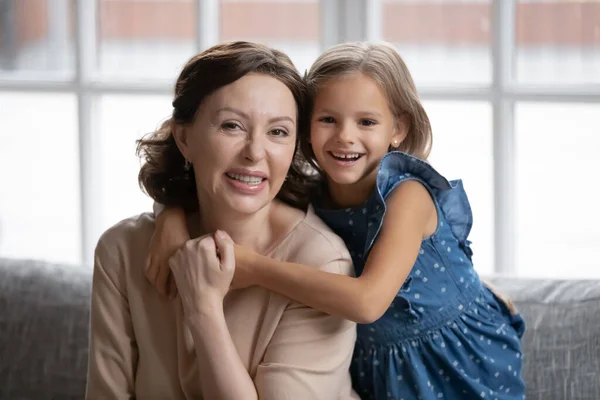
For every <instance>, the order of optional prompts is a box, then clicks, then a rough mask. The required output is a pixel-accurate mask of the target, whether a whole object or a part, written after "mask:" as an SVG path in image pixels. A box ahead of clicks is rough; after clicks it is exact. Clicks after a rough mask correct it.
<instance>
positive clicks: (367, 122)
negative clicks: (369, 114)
mask: <svg viewBox="0 0 600 400" xmlns="http://www.w3.org/2000/svg"><path fill="white" fill-rule="evenodd" d="M360 124H361V125H362V126H373V125H375V124H376V122H375V121H373V120H370V119H362V120H361V121H360Z"/></svg>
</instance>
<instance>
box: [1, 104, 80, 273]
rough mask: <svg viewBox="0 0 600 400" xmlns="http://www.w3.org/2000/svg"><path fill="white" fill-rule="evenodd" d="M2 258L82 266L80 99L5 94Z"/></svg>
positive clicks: (3, 119) (3, 118) (2, 122)
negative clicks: (77, 112)
mask: <svg viewBox="0 0 600 400" xmlns="http://www.w3.org/2000/svg"><path fill="white" fill-rule="evenodd" d="M0 143H2V146H1V147H0V171H2V172H1V174H2V181H1V182H2V184H1V185H0V256H3V257H18V258H33V259H44V260H49V261H55V262H67V263H74V264H75V263H79V262H80V260H81V248H80V246H81V245H80V239H81V238H80V214H79V210H80V208H79V205H80V199H79V156H78V153H79V149H78V136H77V114H76V101H75V97H74V96H73V95H70V94H39V93H27V94H23V93H11V92H3V93H0Z"/></svg>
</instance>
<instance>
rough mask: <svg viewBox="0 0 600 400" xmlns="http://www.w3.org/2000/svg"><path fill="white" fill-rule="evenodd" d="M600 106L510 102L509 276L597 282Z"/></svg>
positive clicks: (599, 254) (599, 237)
mask: <svg viewBox="0 0 600 400" xmlns="http://www.w3.org/2000/svg"><path fill="white" fill-rule="evenodd" d="M598 116H600V105H598V104H543V103H526V104H518V105H517V109H516V134H517V136H516V137H517V198H518V202H517V206H518V208H517V212H518V230H517V234H518V236H517V240H518V246H517V267H518V269H517V271H518V273H519V274H520V275H526V276H541V277H544V276H547V277H565V278H577V277H581V278H600V268H599V265H600V264H599V260H600V212H599V211H598V195H599V194H600V190H599V189H598V182H600V178H599V177H598V174H599V173H600V135H599V134H598V133H599V132H600V125H599V124H598Z"/></svg>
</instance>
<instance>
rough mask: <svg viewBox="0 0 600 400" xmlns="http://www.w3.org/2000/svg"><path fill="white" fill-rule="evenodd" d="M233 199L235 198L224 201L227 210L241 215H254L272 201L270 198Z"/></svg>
mask: <svg viewBox="0 0 600 400" xmlns="http://www.w3.org/2000/svg"><path fill="white" fill-rule="evenodd" d="M235 197H237V198H230V199H228V200H226V201H225V204H227V206H228V207H227V208H229V209H230V211H231V212H233V213H235V214H242V215H252V214H256V213H257V212H259V211H260V210H262V209H263V208H265V207H266V206H267V205H269V204H270V203H271V202H272V201H273V199H272V198H265V197H263V196H251V197H241V196H235Z"/></svg>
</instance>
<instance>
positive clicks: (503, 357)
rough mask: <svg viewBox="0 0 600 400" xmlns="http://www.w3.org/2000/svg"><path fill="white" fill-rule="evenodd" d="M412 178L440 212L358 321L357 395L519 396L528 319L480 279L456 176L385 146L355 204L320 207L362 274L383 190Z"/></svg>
mask: <svg viewBox="0 0 600 400" xmlns="http://www.w3.org/2000/svg"><path fill="white" fill-rule="evenodd" d="M406 180H417V181H419V182H420V183H422V184H423V185H424V186H425V187H426V188H427V189H428V190H429V191H430V193H431V195H432V198H433V199H434V200H435V205H436V208H437V211H438V226H437V230H436V232H435V233H434V234H433V235H431V236H430V237H429V238H427V239H424V240H423V241H422V243H421V249H420V252H419V256H418V258H417V260H416V263H415V265H414V267H413V269H412V270H411V272H410V274H409V276H408V278H407V279H406V281H405V282H404V284H403V286H402V287H401V289H400V291H399V292H398V294H397V295H396V298H395V299H394V301H393V302H392V304H391V305H390V307H389V309H388V310H387V311H386V312H385V314H384V315H383V316H382V317H381V318H380V319H379V320H377V321H376V322H374V323H372V324H366V325H363V324H359V325H358V339H357V342H356V346H355V350H354V356H353V362H352V366H351V374H352V381H353V385H354V388H355V390H356V391H357V393H358V394H359V395H360V396H361V398H363V399H377V400H379V399H397V400H401V399H404V400H409V399H491V400H494V399H499V400H500V399H502V400H508V399H523V398H525V388H524V383H523V379H522V376H521V365H522V359H521V344H520V338H521V336H522V335H523V333H524V330H525V324H524V321H523V319H522V318H521V317H520V316H519V315H511V313H510V312H509V310H508V309H507V307H506V306H505V304H504V303H503V302H501V301H500V300H499V299H498V298H496V297H495V296H494V294H493V293H492V292H491V291H490V290H489V289H488V288H487V287H485V286H484V285H483V284H482V282H481V281H480V279H479V276H478V275H477V273H476V272H475V270H474V269H473V264H472V263H471V255H472V252H471V248H470V246H469V244H470V243H469V241H468V240H467V236H468V234H469V231H470V229H471V225H472V214H471V208H470V205H469V201H468V199H467V196H466V193H465V192H464V190H463V187H462V183H461V182H460V181H452V182H448V181H447V180H446V179H445V178H444V177H443V176H442V175H440V174H439V173H438V172H437V171H436V170H435V169H433V168H432V167H431V166H430V165H429V164H427V163H426V162H424V161H422V160H420V159H417V158H415V157H412V156H410V155H407V154H404V153H400V152H392V153H389V154H387V155H386V156H385V157H384V158H383V160H382V161H381V165H380V169H379V172H378V175H377V190H376V191H375V193H374V194H373V195H372V196H371V197H370V198H369V199H368V200H367V201H366V203H365V204H364V205H363V206H361V207H357V208H351V209H345V210H330V209H326V208H324V207H323V206H322V204H321V203H320V202H319V201H315V202H314V203H315V204H314V205H315V210H316V212H317V214H318V215H319V216H320V217H321V218H322V219H323V220H324V221H325V222H326V223H327V224H328V225H329V226H330V227H331V228H332V229H333V230H334V231H335V232H336V233H337V234H338V235H340V236H341V237H342V238H343V239H344V241H345V242H346V245H347V246H348V248H349V249H350V251H351V255H352V259H353V261H354V266H355V269H356V274H357V276H358V275H360V274H361V273H362V270H363V268H364V264H365V260H366V258H367V256H368V254H369V250H370V249H371V247H372V245H373V242H374V241H375V239H376V237H377V233H378V232H379V229H380V228H381V224H382V221H383V217H384V215H385V212H386V205H385V198H386V197H387V196H388V195H389V194H390V193H391V192H392V190H393V189H394V188H396V187H397V186H398V185H399V184H400V183H402V182H404V181H406Z"/></svg>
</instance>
